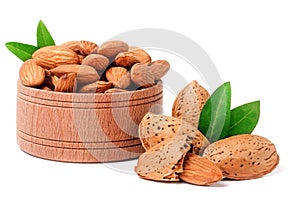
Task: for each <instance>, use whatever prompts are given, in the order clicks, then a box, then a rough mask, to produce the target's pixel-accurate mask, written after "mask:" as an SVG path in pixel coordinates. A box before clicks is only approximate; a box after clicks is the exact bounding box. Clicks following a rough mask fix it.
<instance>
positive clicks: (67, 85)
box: [54, 73, 77, 92]
mask: <svg viewBox="0 0 300 200" xmlns="http://www.w3.org/2000/svg"><path fill="white" fill-rule="evenodd" d="M76 77H77V75H76V73H69V74H65V75H63V76H61V77H60V78H59V79H58V80H57V84H56V86H55V88H54V91H55V92H74V91H76V87H77V81H76Z"/></svg>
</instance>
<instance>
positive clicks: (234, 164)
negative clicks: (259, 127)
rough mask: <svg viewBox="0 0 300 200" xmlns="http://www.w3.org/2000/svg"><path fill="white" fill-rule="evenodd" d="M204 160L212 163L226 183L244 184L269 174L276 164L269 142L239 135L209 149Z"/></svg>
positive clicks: (246, 135) (274, 149)
mask: <svg viewBox="0 0 300 200" xmlns="http://www.w3.org/2000/svg"><path fill="white" fill-rule="evenodd" d="M203 156H204V157H205V158H207V159H209V160H211V161H212V162H214V163H215V164H216V165H217V166H219V168H220V169H221V170H222V172H223V175H224V176H225V177H227V178H229V179H235V180H246V179H254V178H259V177H262V176H264V175H266V174H268V173H270V172H272V171H273V170H274V169H275V168H276V166H277V165H278V163H279V156H278V154H277V151H276V148H275V145H274V144H273V143H272V142H270V141H269V140H268V139H266V138H264V137H262V136H258V135H252V134H242V135H236V136H232V137H229V138H226V139H222V140H219V141H217V142H214V143H212V144H211V145H209V146H208V147H207V148H206V149H205V151H204V153H203Z"/></svg>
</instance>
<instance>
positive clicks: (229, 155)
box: [135, 81, 279, 185]
mask: <svg viewBox="0 0 300 200" xmlns="http://www.w3.org/2000/svg"><path fill="white" fill-rule="evenodd" d="M209 96H210V95H209V93H208V92H207V90H206V89H205V88H204V87H202V86H200V85H199V84H198V83H197V82H196V81H192V82H191V83H190V84H188V85H187V86H186V87H185V88H183V90H182V91H181V92H180V93H179V94H178V96H177V98H176V100H175V101H174V104H173V108H172V117H170V116H164V115H161V114H154V113H147V114H146V115H145V116H144V118H143V119H142V121H141V123H140V124H139V137H140V139H141V142H142V144H143V147H144V148H145V150H146V152H145V153H143V154H142V155H141V156H140V157H139V160H138V163H137V166H136V167H135V172H136V173H137V174H138V175H139V176H140V177H142V178H144V179H150V180H156V181H180V180H183V181H185V182H188V183H191V184H195V185H211V184H213V183H216V182H218V181H220V180H222V179H223V178H228V179H234V180H246V179H254V178H259V177H262V176H264V175H265V174H268V173H270V172H271V171H273V170H274V169H275V168H276V166H277V165H278V163H279V156H278V154H277V152H276V148H275V145H274V144H273V143H272V142H270V141H269V140H268V139H266V138H264V137H261V136H258V135H252V134H240V135H236V136H231V137H228V138H226V139H222V140H219V141H216V142H214V143H212V144H210V142H209V141H208V140H207V139H206V137H205V136H204V135H203V134H202V133H201V132H200V131H199V130H198V119H199V115H200V112H201V110H202V108H203V106H204V104H205V102H206V101H207V99H208V98H209Z"/></svg>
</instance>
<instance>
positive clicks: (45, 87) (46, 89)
mask: <svg viewBox="0 0 300 200" xmlns="http://www.w3.org/2000/svg"><path fill="white" fill-rule="evenodd" d="M41 89H42V90H45V91H52V89H51V88H49V87H47V86H43V87H42V88H41Z"/></svg>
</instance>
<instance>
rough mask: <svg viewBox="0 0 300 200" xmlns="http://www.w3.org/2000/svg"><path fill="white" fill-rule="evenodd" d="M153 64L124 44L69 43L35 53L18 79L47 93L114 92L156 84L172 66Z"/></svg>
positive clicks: (136, 50) (113, 42) (146, 56)
mask: <svg viewBox="0 0 300 200" xmlns="http://www.w3.org/2000/svg"><path fill="white" fill-rule="evenodd" d="M151 61H152V59H151V56H150V55H149V54H148V53H147V52H146V51H145V50H143V49H141V48H138V47H129V46H128V44H127V43H125V42H124V41H119V40H113V41H107V42H105V43H103V44H101V45H99V46H98V45H97V44H96V43H94V42H90V41H84V40H82V41H69V42H66V43H63V44H61V45H59V46H46V47H42V48H40V49H38V50H36V51H35V52H34V53H33V55H32V59H29V60H28V61H26V62H24V64H23V65H22V67H21V69H20V73H19V76H20V80H21V82H22V83H23V84H24V85H25V86H29V87H35V88H39V89H43V90H47V91H56V92H81V93H115V92H123V91H131V90H136V89H143V88H147V87H151V86H153V85H155V84H156V83H157V81H159V80H160V79H161V78H162V77H163V76H164V75H165V74H166V73H167V71H168V70H169V68H170V64H169V63H168V62H167V61H164V60H159V61H154V62H152V63H151ZM140 65H141V66H142V67H140ZM133 86H136V87H133ZM106 91H107V92H106Z"/></svg>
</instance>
